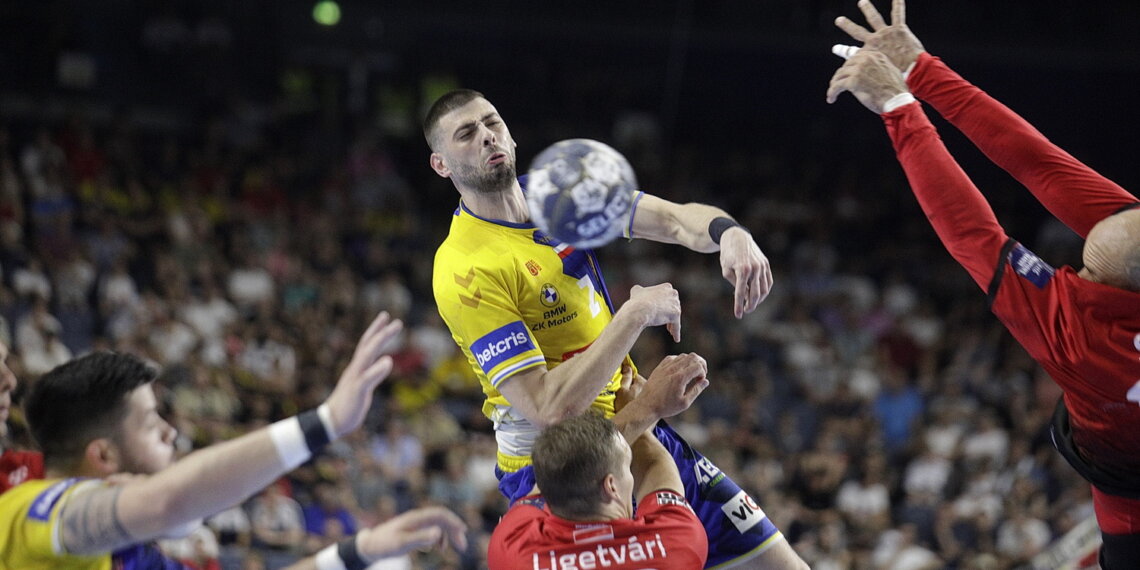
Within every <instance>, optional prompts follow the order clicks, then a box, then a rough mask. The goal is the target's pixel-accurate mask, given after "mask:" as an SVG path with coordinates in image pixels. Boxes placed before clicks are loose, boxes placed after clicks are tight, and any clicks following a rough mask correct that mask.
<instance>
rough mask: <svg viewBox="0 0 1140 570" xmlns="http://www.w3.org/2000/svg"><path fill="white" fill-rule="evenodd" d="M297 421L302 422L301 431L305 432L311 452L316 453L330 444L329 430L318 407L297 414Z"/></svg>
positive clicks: (306, 443)
mask: <svg viewBox="0 0 1140 570" xmlns="http://www.w3.org/2000/svg"><path fill="white" fill-rule="evenodd" d="M297 423H299V424H301V433H303V434H305V445H307V446H309V453H311V454H313V455H316V454H317V453H319V452H320V451H321V450H322V449H324V447H325V446H326V445H328V443H329V432H328V430H326V429H325V424H324V422H322V421H321V416H319V415H317V410H316V408H314V409H312V410H308V411H305V412H301V413H300V414H297ZM294 433H296V432H294Z"/></svg>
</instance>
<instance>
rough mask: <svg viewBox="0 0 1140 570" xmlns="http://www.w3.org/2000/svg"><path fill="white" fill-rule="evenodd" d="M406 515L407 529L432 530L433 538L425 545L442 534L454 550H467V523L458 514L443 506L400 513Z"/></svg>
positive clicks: (439, 538) (435, 540) (433, 542)
mask: <svg viewBox="0 0 1140 570" xmlns="http://www.w3.org/2000/svg"><path fill="white" fill-rule="evenodd" d="M402 516H404V517H407V519H406V521H405V524H406V527H407V528H409V529H422V530H420V531H418V532H423V531H425V530H426V531H432V532H433V534H434V538H433V539H432V540H431V541H430V542H427V543H424V544H425V545H431V544H435V543H436V542H438V541H439V540H441V539H442V538H443V537H444V536H446V537H447V540H448V542H450V543H451V545H452V546H453V547H455V549H456V550H459V551H463V550H467V524H466V523H464V522H463V519H461V518H459V516H458V515H456V514H455V513H453V512H451V511H450V510H449V509H446V508H444V507H424V508H421V509H416V510H414V511H409V512H407V513H405V514H404V515H402Z"/></svg>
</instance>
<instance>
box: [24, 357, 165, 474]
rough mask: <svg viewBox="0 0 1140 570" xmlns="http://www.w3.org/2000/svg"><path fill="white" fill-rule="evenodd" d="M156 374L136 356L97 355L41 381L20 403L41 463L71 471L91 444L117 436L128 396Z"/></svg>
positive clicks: (44, 377)
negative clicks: (42, 456)
mask: <svg viewBox="0 0 1140 570" xmlns="http://www.w3.org/2000/svg"><path fill="white" fill-rule="evenodd" d="M157 376H158V371H157V370H155V369H154V368H152V367H150V366H148V365H147V364H146V363H145V362H143V361H142V360H140V359H139V358H137V357H135V356H131V355H129V354H119V353H115V352H108V351H101V352H93V353H91V354H88V355H87V356H84V357H82V358H77V359H75V360H72V361H71V362H68V363H66V364H61V365H59V366H57V367H55V368H54V369H52V370H51V372H48V373H47V374H44V375H43V376H42V377H40V379H39V380H37V381H36V382H35V383H34V384H33V385H32V389H31V391H30V392H29V393H28V395H27V398H26V399H25V400H24V413H25V415H26V419H27V422H28V428H29V429H30V430H31V432H32V438H33V439H35V440H36V443H37V444H39V446H40V449H41V450H42V451H43V453H44V463H45V464H46V465H47V466H49V467H55V468H71V467H73V466H74V465H75V464H76V462H78V461H80V460H81V458H82V455H83V450H84V449H85V448H86V447H87V444H88V443H90V442H91V441H92V440H95V439H98V438H101V437H114V436H116V435H117V434H116V430H117V428H118V425H119V424H118V422H119V421H121V419H122V418H123V417H124V416H125V415H126V407H127V398H128V397H129V396H130V394H131V392H133V391H134V390H135V389H136V388H138V387H139V386H142V385H144V384H149V383H150V382H153V381H154V379H155V378H156V377H157Z"/></svg>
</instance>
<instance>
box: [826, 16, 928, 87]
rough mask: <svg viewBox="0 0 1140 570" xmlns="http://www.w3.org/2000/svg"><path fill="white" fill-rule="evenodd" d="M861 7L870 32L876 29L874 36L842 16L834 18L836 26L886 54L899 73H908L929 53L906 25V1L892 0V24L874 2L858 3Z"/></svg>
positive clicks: (866, 45) (868, 46) (871, 47)
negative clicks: (881, 13)
mask: <svg viewBox="0 0 1140 570" xmlns="http://www.w3.org/2000/svg"><path fill="white" fill-rule="evenodd" d="M858 5H859V10H861V11H862V12H863V17H864V18H866V19H867V23H868V24H870V26H871V29H872V30H875V31H874V32H873V33H872V32H870V31H868V30H867V29H866V28H864V27H863V26H860V25H859V24H856V23H855V22H852V21H851V20H849V19H847V18H845V17H843V16H840V17H838V18H836V19H835V25H836V26H838V27H839V29H841V30H843V31H844V32H847V35H849V36H851V37H852V38H853V39H855V40H856V41H860V42H863V46H864V47H866V48H870V49H873V50H878V51H881V52H883V53H884V54H886V56H887V57H888V58H890V60H891V63H893V64H894V66H895V67H897V68H898V70H899V71H904V72H905V71H906V70H908V69H909V68H910V66H911V65H914V62H915V60H917V59H918V55H919V54H921V53H922V52H924V51H926V49H925V48H923V47H922V42H920V41H918V38H917V37H916V36H915V35H914V33H913V32H911V31H910V28H908V27H907V25H906V0H893V2H892V4H891V24H890V25H887V23H886V22H884V21H883V17H882V16H881V15H880V14H879V11H878V10H876V9H875V6H874V5H873V4H871V0H859V4H858Z"/></svg>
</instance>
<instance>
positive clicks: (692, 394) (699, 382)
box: [684, 376, 709, 404]
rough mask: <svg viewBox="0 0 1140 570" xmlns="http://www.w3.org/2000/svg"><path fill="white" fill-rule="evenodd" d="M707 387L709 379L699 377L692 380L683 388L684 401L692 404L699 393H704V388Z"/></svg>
mask: <svg viewBox="0 0 1140 570" xmlns="http://www.w3.org/2000/svg"><path fill="white" fill-rule="evenodd" d="M708 387H709V379H708V378H707V377H705V376H700V377H698V378H694V379H693V381H692V382H690V383H689V385H688V386H686V387H685V394H684V398H685V401H686V402H688V403H689V404H692V403H693V402H694V401H695V400H696V399H697V396H700V395H701V392H704V391H705V388H708Z"/></svg>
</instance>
